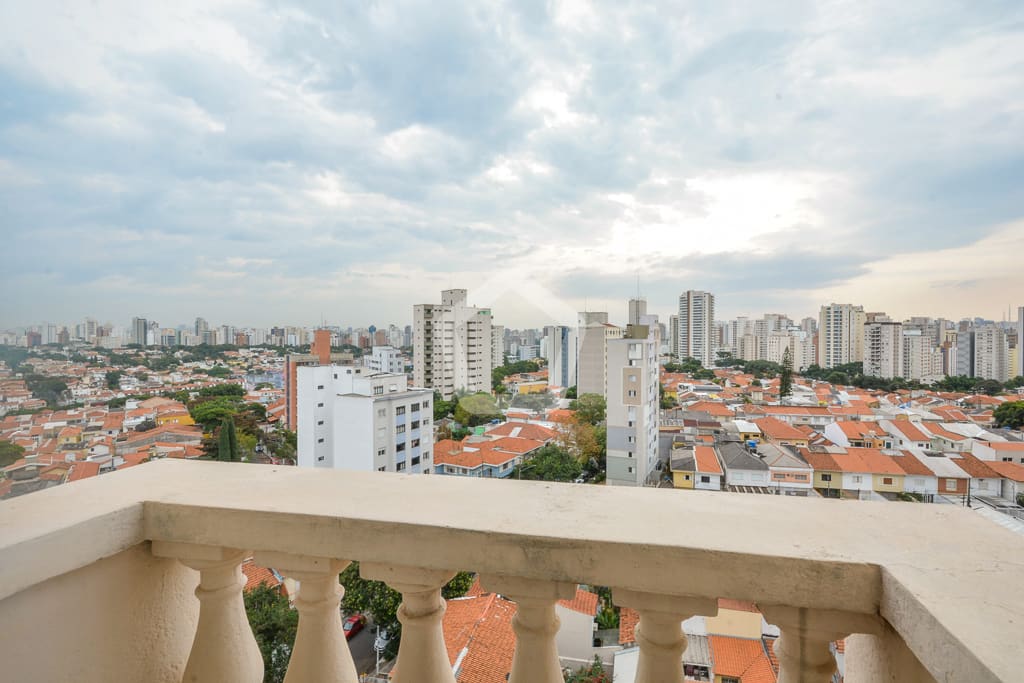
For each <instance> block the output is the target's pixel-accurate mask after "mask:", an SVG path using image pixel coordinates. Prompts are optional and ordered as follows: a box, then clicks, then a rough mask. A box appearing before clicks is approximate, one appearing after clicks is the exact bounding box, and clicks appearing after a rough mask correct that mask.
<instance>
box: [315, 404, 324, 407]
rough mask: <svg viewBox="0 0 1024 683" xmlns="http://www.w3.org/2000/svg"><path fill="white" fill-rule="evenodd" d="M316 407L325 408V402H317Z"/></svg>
mask: <svg viewBox="0 0 1024 683" xmlns="http://www.w3.org/2000/svg"><path fill="white" fill-rule="evenodd" d="M316 407H317V408H323V407H324V404H323V403H317V404H316Z"/></svg>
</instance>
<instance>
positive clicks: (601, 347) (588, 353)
mask: <svg viewBox="0 0 1024 683" xmlns="http://www.w3.org/2000/svg"><path fill="white" fill-rule="evenodd" d="M578 322H579V324H578V326H577V328H576V391H577V393H578V394H601V395H602V396H603V395H604V393H605V386H606V381H607V373H608V341H609V340H611V339H620V338H621V337H622V328H621V327H618V326H616V325H612V324H611V323H609V322H608V313H607V312H605V311H585V312H582V313H580V314H579V321H578Z"/></svg>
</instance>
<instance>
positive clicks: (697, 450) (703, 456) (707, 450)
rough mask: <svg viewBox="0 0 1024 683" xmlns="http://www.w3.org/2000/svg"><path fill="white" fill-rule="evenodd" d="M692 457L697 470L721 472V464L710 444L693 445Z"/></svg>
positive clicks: (708, 472)
mask: <svg viewBox="0 0 1024 683" xmlns="http://www.w3.org/2000/svg"><path fill="white" fill-rule="evenodd" d="M693 457H694V459H695V460H696V462H697V471H698V472H701V473H704V474H721V473H722V466H721V465H720V464H719V462H718V457H717V456H716V455H715V449H714V448H712V447H711V446H695V447H694V449H693Z"/></svg>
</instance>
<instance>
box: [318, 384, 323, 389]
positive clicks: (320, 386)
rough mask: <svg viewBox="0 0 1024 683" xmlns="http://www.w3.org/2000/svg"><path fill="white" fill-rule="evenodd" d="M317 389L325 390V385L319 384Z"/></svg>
mask: <svg viewBox="0 0 1024 683" xmlns="http://www.w3.org/2000/svg"><path fill="white" fill-rule="evenodd" d="M316 388H317V389H323V388H324V385H323V384H317V385H316Z"/></svg>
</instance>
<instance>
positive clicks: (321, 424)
mask: <svg viewBox="0 0 1024 683" xmlns="http://www.w3.org/2000/svg"><path fill="white" fill-rule="evenodd" d="M297 372H298V379H297V431H298V462H299V467H322V468H328V469H341V470H357V471H363V472H373V471H378V472H404V473H410V474H418V473H420V472H424V473H429V472H430V470H431V468H432V466H433V446H434V436H433V434H434V430H433V420H432V418H433V407H432V402H433V392H432V391H431V390H430V389H418V388H410V387H409V386H408V378H407V377H406V376H405V375H404V374H394V373H373V372H371V371H369V369H367V368H363V367H359V366H353V365H311V366H303V367H299V368H298V369H297Z"/></svg>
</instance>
